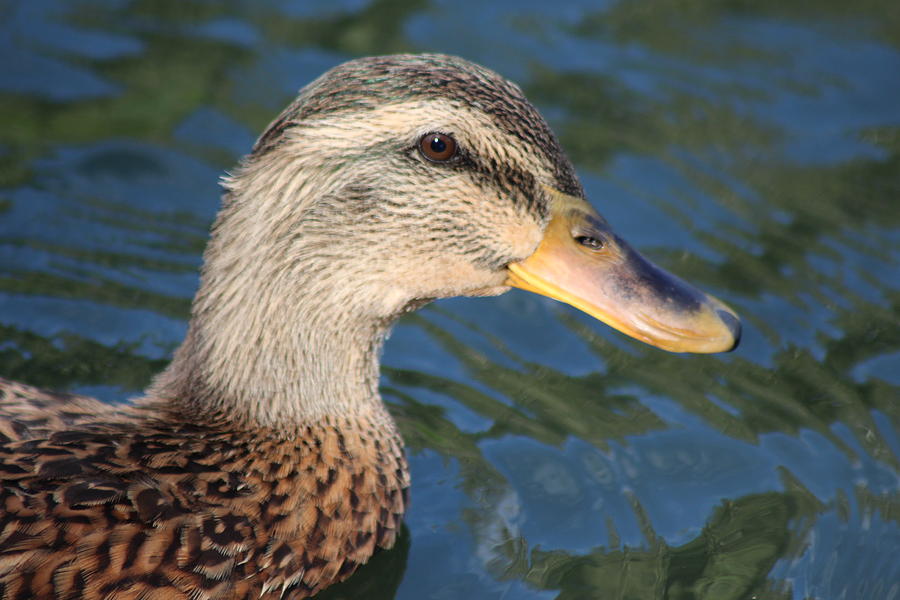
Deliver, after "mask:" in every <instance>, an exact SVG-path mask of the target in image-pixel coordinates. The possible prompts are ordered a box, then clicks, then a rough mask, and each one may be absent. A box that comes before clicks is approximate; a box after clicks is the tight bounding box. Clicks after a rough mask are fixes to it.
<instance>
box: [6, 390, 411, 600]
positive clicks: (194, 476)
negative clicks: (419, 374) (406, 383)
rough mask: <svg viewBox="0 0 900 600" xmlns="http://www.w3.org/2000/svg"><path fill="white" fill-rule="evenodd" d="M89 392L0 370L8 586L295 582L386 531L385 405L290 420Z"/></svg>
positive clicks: (393, 478)
mask: <svg viewBox="0 0 900 600" xmlns="http://www.w3.org/2000/svg"><path fill="white" fill-rule="evenodd" d="M97 405H99V403H98V402H97V401H92V400H90V399H86V398H84V397H80V396H69V395H61V394H54V393H51V392H45V391H43V390H39V389H37V388H32V387H29V386H25V385H23V384H20V383H16V382H12V381H8V380H4V379H0V409H2V410H3V411H4V412H5V413H6V414H7V415H9V414H13V415H16V416H14V417H11V418H9V417H5V418H2V419H0V431H2V432H3V435H4V436H5V438H6V439H4V441H3V444H2V445H0V455H2V462H0V464H2V468H3V473H4V474H3V487H2V490H0V507H2V514H0V598H3V599H4V600H7V599H9V600H11V599H13V598H20V597H23V594H24V597H28V598H86V599H87V598H98V599H99V598H109V597H115V598H166V599H167V600H169V599H176V598H192V599H200V598H203V599H207V598H209V599H213V598H303V597H306V596H307V595H310V594H313V593H315V592H317V591H318V590H320V589H322V588H324V587H326V586H327V585H329V584H331V583H333V582H335V581H339V580H341V579H344V578H346V577H347V576H348V575H349V574H350V573H352V572H353V571H354V570H355V568H356V567H357V566H358V565H359V564H362V563H364V562H366V560H368V558H369V557H370V556H371V554H372V553H373V552H374V551H375V548H376V547H381V548H388V547H390V546H391V545H392V544H393V542H394V539H395V537H396V535H397V532H398V529H399V526H400V519H401V517H402V514H403V511H404V509H405V506H406V489H407V488H408V486H409V479H408V476H407V471H406V463H405V460H404V457H403V450H402V442H401V440H400V438H399V436H398V435H397V432H396V430H395V429H394V428H393V426H392V424H391V422H390V421H389V420H386V419H384V418H383V415H376V416H375V418H374V419H366V418H365V416H364V415H354V416H353V417H352V418H351V417H347V418H345V419H340V418H326V419H323V420H322V421H321V422H318V423H315V424H309V425H306V426H303V427H299V428H297V429H296V431H295V432H294V434H293V435H289V436H285V434H284V432H283V431H277V432H276V431H272V430H267V429H264V428H256V429H252V430H236V429H235V424H234V423H233V422H229V421H224V422H223V421H221V420H220V421H218V422H215V421H213V422H208V423H205V424H203V425H197V424H195V423H189V422H185V421H184V420H182V419H179V417H178V416H177V415H175V414H172V413H170V412H165V411H162V410H159V411H157V410H152V409H151V408H148V407H146V406H143V407H138V408H129V407H123V408H121V409H119V410H118V411H116V412H115V414H114V415H113V417H114V418H109V417H108V415H109V413H110V411H109V407H108V406H104V409H105V411H104V412H105V415H104V412H101V411H98V410H97V408H98V406H97ZM101 406H103V405H101ZM92 409H93V410H92ZM34 410H39V411H40V415H41V418H40V419H38V418H37V417H35V416H34V415H35V414H36V413H35V412H33V411H34ZM98 415H104V416H105V417H106V418H104V419H102V420H101V419H100V418H98ZM17 417H21V418H22V419H24V420H25V421H27V422H29V423H31V424H30V426H29V427H28V428H27V429H23V428H22V427H20V426H17V425H16V423H17V422H18V421H17ZM38 421H40V422H38ZM56 427H59V428H60V430H59V431H55V432H54V431H53V429H54V428H56ZM62 428H65V429H62ZM376 442H377V443H376ZM97 575H100V576H97Z"/></svg>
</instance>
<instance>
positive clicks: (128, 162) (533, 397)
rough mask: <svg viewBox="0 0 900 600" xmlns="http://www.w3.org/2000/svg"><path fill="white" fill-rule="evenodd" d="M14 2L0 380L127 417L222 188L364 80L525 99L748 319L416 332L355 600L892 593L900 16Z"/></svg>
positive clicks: (603, 204)
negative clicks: (362, 76)
mask: <svg viewBox="0 0 900 600" xmlns="http://www.w3.org/2000/svg"><path fill="white" fill-rule="evenodd" d="M599 6H600V8H598V4H597V3H587V2H584V3H581V4H580V3H578V2H573V3H568V4H566V5H564V6H558V5H547V4H546V3H536V2H526V3H525V4H522V3H512V2H505V3H493V4H491V5H490V7H487V6H484V5H483V3H477V4H476V3H462V5H461V4H460V3H459V2H456V3H445V2H436V1H433V2H427V1H426V0H422V1H421V2H400V1H397V0H374V1H371V2H360V1H357V0H354V1H352V2H351V1H347V2H339V3H333V2H316V3H303V4H302V7H301V6H298V5H296V4H294V3H288V2H277V1H275V0H269V1H267V2H262V3H260V2H249V1H244V2H242V1H238V0H234V1H229V2H219V3H208V2H202V1H199V0H196V1H195V0H191V1H186V0H179V1H174V0H172V1H166V2H157V1H154V2H149V1H139V0H138V1H132V2H128V1H125V0H109V1H106V2H101V1H99V0H84V1H81V2H78V3H75V4H72V3H66V2H62V1H58V2H53V1H50V0H42V1H40V2H37V1H35V2H28V3H14V4H6V5H4V6H3V7H2V8H0V13H2V15H3V19H2V23H3V24H2V25H0V28H2V29H0V31H2V34H0V47H2V52H3V55H4V58H5V60H4V61H3V64H2V65H0V115H2V116H0V119H2V120H3V126H2V128H0V186H2V187H0V317H2V320H0V340H2V341H0V374H2V375H3V376H7V377H12V378H17V379H21V380H24V381H28V382H30V383H34V384H38V385H45V386H49V387H54V388H69V389H76V390H80V391H88V392H90V393H94V394H97V395H99V396H101V397H103V398H105V399H110V400H114V399H121V398H122V397H124V396H126V395H128V394H133V393H135V392H136V391H138V390H140V389H141V388H142V387H143V386H144V385H145V384H146V382H147V381H148V380H149V378H150V376H151V375H152V374H153V373H154V372H156V371H158V370H159V369H160V368H161V367H162V365H163V364H165V360H166V357H167V356H168V353H169V352H170V351H171V349H172V348H173V347H174V345H175V344H176V343H177V342H178V341H179V340H180V338H181V336H182V335H183V333H184V326H185V322H184V319H185V316H186V314H187V309H188V306H189V299H190V296H191V295H192V293H193V290H194V287H195V285H196V268H197V266H198V265H199V257H200V253H201V251H202V247H203V244H204V243H205V239H206V230H207V227H208V224H209V222H210V220H211V218H212V215H213V214H214V212H215V210H216V205H217V196H218V190H217V188H216V179H217V177H218V176H219V175H220V174H221V173H222V172H223V170H224V169H227V168H229V167H230V166H231V165H233V164H234V162H235V160H236V158H237V157H238V156H239V155H240V154H241V153H243V152H245V151H246V150H247V149H248V148H249V146H250V144H251V143H252V140H253V136H254V133H255V132H257V131H259V130H260V129H261V128H262V127H263V126H264V125H265V123H267V122H268V120H269V119H270V118H271V117H272V116H274V114H275V113H276V112H277V110H278V109H279V108H280V107H281V106H282V105H283V104H284V103H286V102H287V101H288V100H289V99H290V97H291V95H292V93H293V92H294V91H295V90H296V89H297V88H299V87H300V86H301V85H303V84H304V83H305V82H307V81H309V80H310V79H312V78H313V77H315V76H316V75H318V74H319V73H320V72H321V71H323V70H324V69H326V68H328V67H329V66H332V65H334V64H336V63H338V62H341V61H342V60H345V59H346V58H349V57H351V56H356V55H362V54H375V53H386V52H398V51H408V50H411V51H442V52H454V53H458V54H462V55H464V56H466V57H467V58H470V59H472V60H475V61H477V62H481V63H483V64H486V65H487V66H490V67H493V68H495V69H497V70H499V71H501V72H503V73H505V74H507V75H509V76H511V77H514V78H515V79H517V80H518V81H519V82H520V83H521V85H522V86H523V88H524V89H525V90H526V93H527V94H528V95H529V96H530V97H531V98H532V99H533V100H535V101H536V103H537V104H538V105H539V107H540V108H541V109H542V111H544V113H545V114H546V115H547V116H548V118H549V119H550V120H551V122H552V124H553V126H554V128H555V129H556V131H557V132H558V133H559V135H560V138H561V139H562V142H563V145H564V146H565V147H566V149H567V150H568V151H569V152H570V154H571V156H572V157H573V159H574V160H575V162H576V164H577V166H578V168H579V170H580V171H581V173H582V176H583V179H584V183H585V187H586V189H587V191H588V194H589V195H590V197H591V199H592V201H593V202H594V204H595V205H596V206H597V208H598V209H599V210H600V211H601V212H602V213H603V214H604V215H605V216H606V217H607V218H609V220H610V221H611V222H612V223H613V224H615V225H616V226H617V228H618V229H619V230H621V231H622V232H623V233H625V234H626V235H627V236H628V237H630V238H631V240H632V241H634V242H635V243H636V244H637V245H638V246H639V247H641V249H642V250H643V251H645V252H647V253H648V254H649V255H650V256H652V258H653V259H654V260H655V261H657V262H659V263H661V264H663V265H664V266H666V267H667V268H669V269H671V270H672V271H675V272H677V273H679V274H680V275H682V276H683V277H685V278H686V279H688V280H690V281H692V282H695V283H697V284H698V285H700V287H703V288H704V289H709V290H710V291H712V292H713V293H715V294H716V295H717V296H719V297H721V298H723V299H724V300H726V301H727V302H729V303H730V304H731V305H733V306H734V307H735V308H736V309H737V310H738V312H739V313H740V314H741V315H742V317H743V318H744V320H745V324H746V331H745V337H744V343H743V345H742V346H741V348H740V349H739V350H738V351H737V352H736V353H734V354H731V355H727V356H689V357H688V356H679V355H671V354H666V353H663V352H660V351H657V350H654V349H651V348H647V347H643V346H640V345H639V344H637V343H633V342H631V341H628V340H625V339H624V338H622V337H621V336H619V335H618V334H616V333H613V332H610V331H609V330H607V329H604V328H602V326H600V325H599V324H597V323H595V322H592V321H591V320H590V319H588V318H585V317H583V316H582V315H580V314H577V313H575V312H573V311H571V310H569V309H568V308H565V307H562V306H560V305H557V304H554V303H552V302H551V301H548V300H545V299H543V298H539V297H536V296H529V295H526V294H524V293H518V292H513V293H510V294H507V295H505V296H503V297H500V298H494V299H483V300H451V301H445V302H441V303H438V304H437V305H436V306H434V307H432V308H428V309H426V310H424V311H423V312H421V313H419V314H418V315H413V316H411V317H410V318H408V319H406V320H405V321H404V322H403V323H402V324H401V325H399V326H398V328H397V329H396V331H395V333H394V336H393V338H392V339H391V341H390V342H389V343H388V346H387V349H386V354H385V360H384V362H385V367H384V382H383V392H384V395H385V398H386V400H387V401H388V402H389V403H390V405H391V409H392V411H393V412H394V414H395V415H396V417H397V419H398V421H399V422H400V424H401V427H402V428H403V432H404V435H405V439H406V441H407V444H408V447H409V450H410V454H411V462H412V467H413V480H414V485H413V490H412V495H413V507H412V510H411V512H410V514H409V516H408V519H407V525H408V534H407V537H405V538H404V541H403V543H401V544H400V545H399V547H398V548H397V549H395V550H393V551H391V552H388V553H384V554H383V555H382V556H380V557H378V559H377V560H376V561H374V562H373V563H372V564H371V565H369V566H368V567H367V568H365V569H363V570H362V571H361V572H360V573H359V574H358V575H357V576H354V577H353V578H351V580H350V581H348V582H347V583H346V584H343V585H341V586H338V587H336V588H334V589H333V590H329V592H327V593H326V594H325V596H327V597H328V598H356V597H369V598H393V597H397V598H459V597H470V598H560V599H570V598H571V599H582V598H642V599H643V598H677V599H681V598H685V599H686V598H710V599H716V600H723V599H725V600H727V599H731V598H734V599H743V598H751V597H754V596H755V597H759V598H785V599H787V598H792V599H801V598H841V597H844V598H898V597H900V586H898V584H897V583H896V582H897V581H900V566H898V563H897V561H896V559H895V558H894V557H893V553H894V551H895V550H896V548H897V547H898V545H900V519H898V514H900V486H898V473H900V440H898V435H897V431H898V424H900V410H898V402H897V398H898V386H900V278H898V261H900V205H898V201H897V200H898V198H900V177H898V173H900V104H898V103H897V102H896V99H897V98H898V97H900V12H898V10H897V9H896V8H895V7H894V5H893V4H892V3H890V2H886V1H879V0H871V1H869V2H861V3H853V4H848V3H844V2H837V0H826V1H824V2H823V1H819V2H793V3H783V2H776V1H774V0H764V1H757V2H752V3H748V2H740V1H727V0H720V1H716V0H701V1H698V2H691V3H684V2H673V1H671V0H650V1H648V0H640V1H638V0H620V1H618V2H606V3H600V4H599Z"/></svg>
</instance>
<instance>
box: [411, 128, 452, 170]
mask: <svg viewBox="0 0 900 600" xmlns="http://www.w3.org/2000/svg"><path fill="white" fill-rule="evenodd" d="M419 151H420V152H421V153H422V156H424V157H425V158H426V159H428V160H430V161H432V162H439V163H441V162H447V161H449V160H451V159H453V158H455V157H456V154H457V146H456V140H454V139H453V138H452V137H450V136H449V135H447V134H445V133H426V134H425V135H423V136H422V137H421V138H420V139H419Z"/></svg>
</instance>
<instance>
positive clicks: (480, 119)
mask: <svg viewBox="0 0 900 600" xmlns="http://www.w3.org/2000/svg"><path fill="white" fill-rule="evenodd" d="M225 186H226V189H227V193H226V195H225V199H224V202H223V208H222V211H221V212H220V214H219V216H218V218H217V220H216V224H215V226H214V228H213V235H212V239H211V242H210V244H209V246H208V249H207V252H206V255H205V265H204V269H203V275H202V280H201V288H200V291H199V292H198V295H197V297H196V299H195V302H194V308H193V319H192V323H191V328H190V332H189V335H188V340H187V342H186V343H185V345H184V346H182V350H180V351H179V353H180V355H182V358H183V359H184V360H183V361H182V362H183V363H184V364H185V365H187V364H188V363H194V366H190V367H184V368H182V369H181V371H182V375H183V377H179V378H176V377H174V376H166V375H165V374H164V376H163V378H162V379H161V381H162V382H163V383H165V382H166V381H174V380H176V379H185V377H186V376H187V375H186V374H187V373H188V371H193V372H194V375H193V377H194V378H195V379H203V378H204V377H205V378H206V379H207V380H208V379H210V377H211V375H210V374H211V373H219V374H220V375H219V376H218V378H219V379H222V380H223V381H224V382H225V384H221V382H220V385H219V387H222V385H225V387H226V388H227V389H230V390H236V389H238V388H241V387H242V386H244V387H246V386H247V385H248V381H249V382H251V383H252V384H253V385H256V386H257V387H261V388H267V387H270V386H271V385H272V384H271V382H272V381H296V380H298V379H302V380H304V381H308V380H309V378H310V376H311V374H310V369H309V364H312V365H313V366H314V368H313V371H316V370H318V372H319V374H320V375H321V374H323V373H325V372H326V371H327V370H328V369H329V368H330V367H329V366H328V365H327V364H326V361H322V360H319V359H318V358H317V356H316V355H317V354H328V353H331V354H335V353H342V355H348V356H349V355H350V354H352V352H351V351H350V350H348V348H349V347H351V346H358V347H363V348H364V349H365V352H363V354H364V355H365V356H363V357H362V358H359V359H358V360H355V361H353V360H351V361H350V362H349V363H348V362H347V361H344V360H336V359H335V360H333V361H332V362H333V363H334V365H336V367H335V368H338V367H340V368H343V369H344V370H347V369H349V370H350V371H351V373H352V372H354V370H359V369H362V371H366V372H367V373H368V374H367V375H366V377H367V378H368V380H369V381H368V385H369V386H370V387H372V388H373V389H374V386H375V383H374V381H373V378H374V379H375V380H377V361H375V360H374V359H372V358H371V356H370V355H372V354H373V352H374V353H375V354H377V352H376V351H374V350H372V348H374V347H377V346H378V345H379V344H380V339H381V336H382V335H383V333H382V332H383V331H384V330H385V328H386V327H387V324H389V323H390V322H392V321H393V320H394V319H395V318H396V317H397V316H398V315H399V314H401V313H403V312H404V311H407V310H409V309H410V308H412V307H416V306H418V305H421V304H422V303H424V302H426V301H428V300H431V299H434V298H441V297H449V296H460V295H462V296H483V295H492V294H499V293H503V292H504V291H507V290H508V289H509V288H510V286H514V287H519V288H523V289H526V290H529V291H532V292H536V293H539V294H543V295H546V296H549V297H552V298H555V299H557V300H561V301H563V302H567V303H569V304H571V305H573V306H575V307H577V308H579V309H581V310H584V311H585V312H587V313H589V314H591V315H592V316H594V317H596V318H598V319H600V320H601V321H604V322H605V323H607V324H609V325H611V326H612V327H615V328H616V329H618V330H620V331H622V332H624V333H626V334H628V335H630V336H632V337H635V338H637V339H639V340H642V341H644V342H647V343H649V344H652V345H655V346H657V347H660V348H663V349H665V350H670V351H676V352H719V351H727V350H731V349H732V348H734V347H735V345H736V344H737V341H738V338H739V335H740V325H739V321H738V318H737V317H736V315H735V314H734V312H733V311H731V310H730V309H729V308H728V307H726V306H725V305H724V304H723V303H721V302H720V301H718V300H716V299H715V298H712V297H711V296H709V295H707V294H705V293H703V292H701V291H699V290H697V289H696V288H694V287H692V286H690V285H689V284H687V283H685V282H684V281H682V280H680V279H678V278H677V277H675V276H674V275H670V274H668V273H666V272H665V271H663V270H662V269H660V268H659V267H656V266H654V265H653V264H652V263H650V262H649V261H648V260H647V259H645V258H644V257H642V256H641V255H640V254H639V253H638V252H637V251H635V250H634V249H633V248H631V247H630V246H629V245H628V244H627V243H626V242H625V241H624V240H622V239H621V238H620V237H619V236H617V235H616V234H615V233H614V232H613V230H612V228H611V227H610V225H609V224H608V223H607V222H606V221H605V220H604V219H603V218H602V217H601V216H600V215H599V214H598V213H597V212H596V211H595V210H594V209H593V208H592V206H591V205H590V204H589V203H588V202H587V201H586V200H585V198H584V191H583V189H582V186H581V184H580V183H579V181H578V178H577V176H576V174H575V171H574V168H573V167H572V165H571V163H570V162H569V160H568V159H567V158H566V156H565V154H564V152H563V150H562V149H561V147H560V145H559V143H558V141H557V139H556V137H555V136H554V134H553V133H552V131H551V130H550V128H549V127H548V125H547V123H546V122H545V121H544V119H543V118H542V117H541V116H540V114H539V113H538V112H537V110H536V109H535V108H534V107H533V106H532V105H531V104H530V103H529V102H528V100H526V98H525V97H524V95H523V93H522V91H521V90H520V89H519V88H518V87H517V86H516V85H515V84H513V83H511V82H509V81H507V80H506V79H504V78H502V77H500V76H499V75H497V74H496V73H494V72H492V71H489V70H487V69H485V68H483V67H480V66H478V65H475V64H472V63H470V62H467V61H464V60H462V59H459V58H455V57H450V56H442V55H418V56H412V55H401V56H385V57H372V58H364V59H359V60H354V61H351V62H349V63H345V64H343V65H340V66H338V67H336V68H334V69H332V70H331V71H329V72H327V73H325V74H324V75H322V76H321V77H320V78H318V79H317V80H315V81H314V82H312V83H311V84H309V85H308V86H307V87H305V88H304V89H303V90H301V92H300V94H299V96H298V98H297V99H296V100H295V101H294V102H293V103H292V104H291V105H290V106H289V107H288V108H287V109H286V110H285V111H284V112H282V114H281V115H280V116H279V117H278V118H277V119H275V121H273V122H272V123H271V124H270V125H269V127H268V128H267V129H266V130H265V132H264V133H263V134H262V136H261V137H260V138H259V140H258V141H257V143H256V145H255V147H254V148H253V151H252V153H251V154H250V155H249V156H248V157H247V158H246V159H244V161H243V162H242V163H241V165H240V166H239V168H238V169H237V170H236V171H235V172H234V173H233V174H232V175H230V176H229V177H228V178H226V180H225ZM371 340H375V341H374V342H373V341H371ZM248 345H249V347H251V348H257V349H259V350H258V353H261V354H265V357H264V358H263V357H261V356H255V357H254V356H248V353H252V352H250V351H248V350H247V347H248ZM241 347H243V350H241V349H240V348H241ZM189 354H190V355H191V356H192V357H193V358H191V360H188V358H187V356H188V355H189ZM198 357H200V358H198ZM366 357H368V358H366ZM329 360H330V359H329ZM178 362H179V355H176V363H178ZM373 362H375V364H376V367H375V373H374V374H373V373H372V371H371V368H370V367H360V366H359V364H357V363H360V364H371V363H373ZM197 365H202V367H197ZM178 370H179V367H178V366H177V364H176V365H175V366H174V367H171V368H170V371H172V372H176V371H178ZM242 371H246V373H244V374H243V375H245V376H242V377H238V376H237V375H240V374H241V373H240V372H242ZM236 372H237V373H236ZM319 379H321V377H320V378H319ZM351 379H352V376H351ZM264 382H267V383H264ZM207 383H208V382H207ZM320 383H321V382H320ZM195 385H196V382H195ZM204 385H206V384H204ZM209 385H211V384H209ZM278 385H281V384H278ZM164 387H165V385H162V384H160V385H159V386H158V389H159V390H162V389H163V388H164ZM182 387H183V386H182ZM201 387H202V386H201ZM270 391H271V390H270ZM332 392H333V393H338V391H337V390H332ZM297 393H304V394H306V395H307V396H309V395H310V394H314V392H312V391H311V390H309V389H306V390H297ZM373 394H376V395H377V392H373Z"/></svg>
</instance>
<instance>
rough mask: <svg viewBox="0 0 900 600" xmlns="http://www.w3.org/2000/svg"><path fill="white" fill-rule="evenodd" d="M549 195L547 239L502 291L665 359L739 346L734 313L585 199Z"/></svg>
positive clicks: (516, 266) (517, 266)
mask: <svg viewBox="0 0 900 600" xmlns="http://www.w3.org/2000/svg"><path fill="white" fill-rule="evenodd" d="M551 196H552V198H553V200H552V205H551V211H552V216H551V221H550V223H549V224H548V226H547V229H546V231H545V233H544V239H543V240H542V241H541V244H540V245H539V246H538V249H537V250H536V251H535V253H534V254H532V255H531V256H530V257H528V258H527V259H525V260H524V261H521V262H518V263H513V264H510V265H509V277H508V279H507V282H506V283H507V285H511V286H514V287H518V288H521V289H523V290H528V291H530V292H535V293H537V294H541V295H544V296H549V297H550V298H554V299H556V300H559V301H561V302H565V303H567V304H571V305H572V306H574V307H575V308H578V309H580V310H583V311H584V312H586V313H588V314H589V315H591V316H592V317H595V318H597V319H599V320H601V321H603V322H604V323H606V324H607V325H609V326H611V327H614V328H615V329H618V330H619V331H621V332H622V333H625V334H627V335H630V336H631V337H633V338H635V339H638V340H641V341H642V342H646V343H648V344H651V345H653V346H656V347H658V348H662V349H663V350H669V351H670V352H697V353H710V352H727V351H729V350H733V349H734V348H735V347H736V346H737V344H738V341H739V340H740V335H741V324H740V320H739V319H738V317H737V315H736V314H735V313H734V311H732V310H731V309H730V308H728V307H727V306H726V305H725V304H723V303H722V302H720V301H719V300H717V299H716V298H714V297H712V296H710V295H708V294H705V293H703V292H701V291H700V290H698V289H697V288H695V287H694V286H692V285H690V284H688V283H686V282H684V281H682V280H681V279H679V278H678V277H676V276H675V275H672V274H671V273H668V272H666V271H665V270H663V269H661V268H659V267H657V266H656V265H654V264H653V263H651V262H650V261H649V260H647V259H646V258H644V257H643V256H641V254H640V253H638V252H637V251H636V250H634V249H633V248H632V247H631V246H629V245H628V244H627V243H626V242H625V241H624V240H622V239H621V238H620V237H618V236H617V235H615V234H614V233H613V232H612V230H611V229H610V227H609V224H608V223H607V222H606V221H605V220H604V219H603V218H602V217H601V216H600V215H599V214H597V212H596V211H595V210H594V209H593V208H592V207H591V205H590V204H588V203H587V202H586V201H585V200H583V199H581V198H575V197H572V196H567V195H564V194H561V193H559V192H557V191H555V190H553V191H552V193H551Z"/></svg>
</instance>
